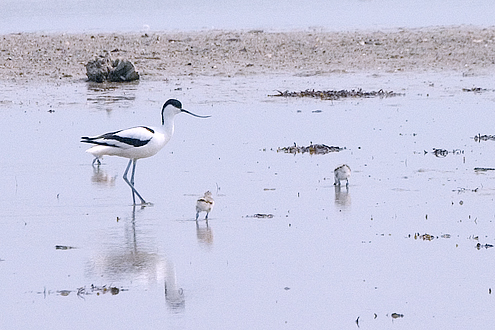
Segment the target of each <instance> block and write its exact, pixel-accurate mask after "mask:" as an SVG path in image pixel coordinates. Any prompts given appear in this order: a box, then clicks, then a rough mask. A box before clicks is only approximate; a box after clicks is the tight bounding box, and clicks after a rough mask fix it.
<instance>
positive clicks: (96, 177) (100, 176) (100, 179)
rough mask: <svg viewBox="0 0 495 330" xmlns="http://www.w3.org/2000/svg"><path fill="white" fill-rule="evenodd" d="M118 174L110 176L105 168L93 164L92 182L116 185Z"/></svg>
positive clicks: (102, 184)
mask: <svg viewBox="0 0 495 330" xmlns="http://www.w3.org/2000/svg"><path fill="white" fill-rule="evenodd" d="M115 178H116V176H110V175H109V174H108V173H107V172H106V171H105V170H102V169H100V167H99V166H93V175H92V176H91V182H93V183H94V184H97V185H101V186H111V187H113V186H115Z"/></svg>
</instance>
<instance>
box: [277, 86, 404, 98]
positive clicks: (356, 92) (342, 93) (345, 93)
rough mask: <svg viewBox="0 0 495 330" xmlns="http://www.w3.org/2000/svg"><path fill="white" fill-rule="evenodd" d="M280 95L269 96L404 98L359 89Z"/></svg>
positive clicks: (380, 91)
mask: <svg viewBox="0 0 495 330" xmlns="http://www.w3.org/2000/svg"><path fill="white" fill-rule="evenodd" d="M277 92H278V94H274V95H268V96H278V97H313V98H320V99H322V100H339V99H342V98H371V97H380V98H386V97H393V96H402V95H404V94H403V93H395V92H393V91H384V90H383V89H380V90H378V91H371V92H366V91H363V90H362V89H361V88H359V89H351V90H345V89H342V90H339V91H338V90H327V91H316V90H314V89H306V90H305V91H300V92H289V91H288V90H287V91H285V92H282V91H277Z"/></svg>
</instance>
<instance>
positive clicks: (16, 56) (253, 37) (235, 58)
mask: <svg viewBox="0 0 495 330" xmlns="http://www.w3.org/2000/svg"><path fill="white" fill-rule="evenodd" d="M107 53H110V54H111V55H112V57H124V58H127V59H130V60H131V61H133V62H134V64H135V65H136V68H137V70H138V71H139V73H140V75H141V79H146V80H164V79H168V78H171V77H177V76H195V75H196V76H201V75H203V76H217V75H218V76H235V75H260V74H292V75H300V76H311V75H317V74H332V73H345V72H349V73H352V72H372V73H380V72H428V71H435V72H438V71H446V70H448V71H459V72H462V73H463V74H477V73H491V72H493V71H494V70H495V27H490V28H478V27H472V26H461V27H431V28H421V29H397V30H394V31H369V32H366V31H355V32H324V31H293V32H265V31H260V30H254V31H222V30H207V31H198V32H148V33H147V34H143V33H125V34H124V33H123V34H115V33H102V34H89V33H88V34H31V33H20V34H9V35H3V36H0V80H16V81H17V80H55V79H56V80H66V81H67V80H68V81H74V80H81V79H86V71H85V66H84V65H85V64H86V63H87V62H88V61H89V60H92V59H93V58H94V57H95V56H103V55H105V54H107Z"/></svg>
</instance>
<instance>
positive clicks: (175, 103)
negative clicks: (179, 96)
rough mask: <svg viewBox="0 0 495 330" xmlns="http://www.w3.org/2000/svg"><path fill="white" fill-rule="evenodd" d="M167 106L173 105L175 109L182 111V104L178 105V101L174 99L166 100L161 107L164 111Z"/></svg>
mask: <svg viewBox="0 0 495 330" xmlns="http://www.w3.org/2000/svg"><path fill="white" fill-rule="evenodd" d="M167 105H173V106H174V107H176V108H179V109H182V103H180V101H179V100H176V99H169V100H167V102H165V104H164V105H163V109H165V108H166V107H167Z"/></svg>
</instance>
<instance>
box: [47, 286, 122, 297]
mask: <svg viewBox="0 0 495 330" xmlns="http://www.w3.org/2000/svg"><path fill="white" fill-rule="evenodd" d="M121 291H127V289H123V288H117V287H115V286H107V285H104V286H96V285H93V284H91V287H89V288H86V287H85V286H84V287H80V288H77V289H75V290H55V291H52V290H46V288H45V290H44V291H43V292H38V293H39V294H43V295H44V296H45V297H46V296H48V295H58V296H63V297H66V296H68V295H69V294H71V293H75V294H76V295H77V297H79V298H81V299H84V296H87V295H94V294H96V295H97V296H99V295H100V294H106V293H110V294H111V295H112V296H115V295H117V294H119V293H120V292H121Z"/></svg>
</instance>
